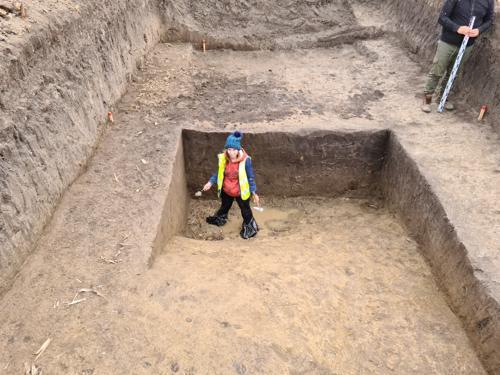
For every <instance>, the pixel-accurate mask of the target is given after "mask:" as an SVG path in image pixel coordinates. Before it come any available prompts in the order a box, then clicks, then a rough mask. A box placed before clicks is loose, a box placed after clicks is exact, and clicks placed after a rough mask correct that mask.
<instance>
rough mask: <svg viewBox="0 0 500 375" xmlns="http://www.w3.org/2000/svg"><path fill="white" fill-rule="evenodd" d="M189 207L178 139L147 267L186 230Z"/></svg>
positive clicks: (184, 170) (181, 146)
mask: <svg viewBox="0 0 500 375" xmlns="http://www.w3.org/2000/svg"><path fill="white" fill-rule="evenodd" d="M188 207H189V194H188V191H187V182H186V167H185V164H184V149H183V142H182V139H181V138H179V142H178V144H177V152H176V154H175V160H174V163H173V166H172V175H171V176H170V184H169V185H168V187H167V197H166V200H165V203H164V204H163V210H162V215H161V220H160V222H159V224H158V229H157V232H156V238H155V240H154V243H153V249H152V252H151V257H150V259H149V265H150V266H152V264H153V262H154V260H155V257H156V256H157V255H158V254H159V253H160V252H161V251H162V250H163V249H164V248H165V245H166V243H167V242H168V241H169V240H171V239H172V238H173V237H174V236H175V235H176V234H179V233H182V232H183V231H184V230H185V228H186V223H187V215H188Z"/></svg>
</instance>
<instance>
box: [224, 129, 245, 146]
mask: <svg viewBox="0 0 500 375" xmlns="http://www.w3.org/2000/svg"><path fill="white" fill-rule="evenodd" d="M241 138H243V133H241V132H239V131H235V132H234V133H233V134H230V135H229V136H228V137H227V139H226V144H225V145H224V148H225V149H228V148H234V149H235V150H241Z"/></svg>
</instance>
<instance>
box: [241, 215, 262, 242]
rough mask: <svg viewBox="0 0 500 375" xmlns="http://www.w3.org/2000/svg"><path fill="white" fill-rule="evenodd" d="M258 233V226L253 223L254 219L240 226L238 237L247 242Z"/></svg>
mask: <svg viewBox="0 0 500 375" xmlns="http://www.w3.org/2000/svg"><path fill="white" fill-rule="evenodd" d="M258 231H259V226H258V225H257V223H256V222H255V219H252V220H251V221H250V222H249V223H248V224H245V223H243V224H242V225H241V232H240V236H241V238H244V239H245V240H247V239H249V238H251V237H254V236H255V235H256V234H257V232H258Z"/></svg>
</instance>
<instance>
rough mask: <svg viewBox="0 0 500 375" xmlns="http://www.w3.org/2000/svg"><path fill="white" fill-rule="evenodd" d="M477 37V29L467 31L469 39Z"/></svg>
mask: <svg viewBox="0 0 500 375" xmlns="http://www.w3.org/2000/svg"><path fill="white" fill-rule="evenodd" d="M478 36H479V29H471V30H470V31H469V37H470V38H476V37H478Z"/></svg>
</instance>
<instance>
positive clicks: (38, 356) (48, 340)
mask: <svg viewBox="0 0 500 375" xmlns="http://www.w3.org/2000/svg"><path fill="white" fill-rule="evenodd" d="M51 341H52V339H51V338H48V339H47V340H45V342H44V343H43V345H42V346H41V347H40V349H38V350H37V351H36V352H35V353H33V355H36V357H35V362H36V360H37V359H38V358H40V356H41V355H42V354H43V352H44V351H45V349H47V347H48V346H49V345H50V342H51ZM33 366H34V365H33Z"/></svg>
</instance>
